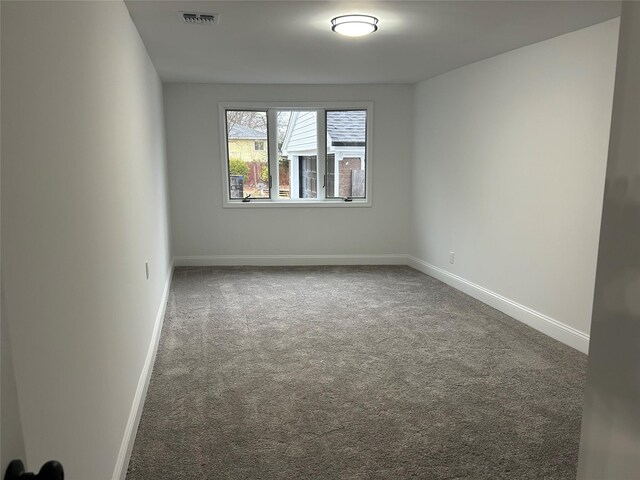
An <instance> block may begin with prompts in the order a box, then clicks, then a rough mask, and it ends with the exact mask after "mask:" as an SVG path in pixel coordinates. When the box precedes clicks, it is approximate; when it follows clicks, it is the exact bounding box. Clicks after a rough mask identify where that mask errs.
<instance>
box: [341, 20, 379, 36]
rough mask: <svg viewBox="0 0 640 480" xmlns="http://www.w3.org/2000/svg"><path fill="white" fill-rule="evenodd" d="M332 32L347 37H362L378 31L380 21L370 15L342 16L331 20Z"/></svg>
mask: <svg viewBox="0 0 640 480" xmlns="http://www.w3.org/2000/svg"><path fill="white" fill-rule="evenodd" d="M331 30H333V31H334V32H336V33H339V34H340V35H345V36H347V37H362V36H363V35H367V34H369V33H373V32H375V31H376V30H378V19H377V18H376V17H372V16H370V15H342V16H340V17H335V18H333V19H332V20H331Z"/></svg>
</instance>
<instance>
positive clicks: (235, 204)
mask: <svg viewBox="0 0 640 480" xmlns="http://www.w3.org/2000/svg"><path fill="white" fill-rule="evenodd" d="M276 109H277V110H302V111H304V110H318V198H309V199H296V200H290V199H281V198H279V196H278V195H273V194H271V198H255V199H252V200H251V201H250V202H242V201H241V200H231V199H230V198H229V193H230V185H229V162H228V142H227V119H226V111H227V110H257V111H265V110H266V111H267V122H268V123H267V125H268V136H267V140H269V138H273V135H274V134H276V138H277V127H276V125H275V124H274V122H269V121H268V120H269V115H270V112H271V113H272V114H275V110H276ZM327 110H366V112H367V127H366V132H365V133H366V146H365V148H366V150H365V151H366V158H365V162H366V168H365V198H354V199H353V200H352V201H349V202H345V201H344V200H343V199H341V198H325V189H326V185H325V186H324V187H323V185H322V183H323V182H322V179H323V178H324V174H325V167H326V155H327V153H326V151H327V148H326V129H325V120H326V119H325V115H326V111H327ZM218 121H219V127H220V128H219V129H220V134H219V137H218V138H219V140H220V153H221V155H220V157H221V162H220V163H221V166H222V178H221V180H222V186H223V188H222V206H223V208H281V207H284V208H299V207H311V208H324V207H338V208H358V207H371V206H372V183H373V182H372V181H371V179H372V172H373V168H372V166H373V163H374V162H373V145H372V143H373V142H372V141H371V139H372V138H373V136H372V131H373V130H372V129H373V102H370V101H367V102H220V103H219V104H218ZM272 144H273V145H272ZM277 148H278V147H277V141H275V142H268V148H267V154H268V163H269V172H270V175H272V182H273V183H272V189H273V188H276V189H277V186H278V185H277V178H276V177H277V176H278V175H277V165H275V167H276V170H275V172H276V174H274V173H272V168H273V167H274V164H277V162H278V158H277V157H278V155H277ZM320 170H322V172H320ZM276 191H277V190H276Z"/></svg>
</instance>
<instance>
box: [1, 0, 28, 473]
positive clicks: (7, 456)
mask: <svg viewBox="0 0 640 480" xmlns="http://www.w3.org/2000/svg"><path fill="white" fill-rule="evenodd" d="M1 18H2V8H0V19H1ZM1 31H2V22H1V21H0V37H1ZM0 85H1V75H0ZM1 123H2V118H1V115H0V124H1ZM1 132H2V128H0V145H1V140H2V135H1ZM0 151H1V147H0ZM0 171H1V168H0ZM0 184H1V182H0ZM0 190H1V188H0ZM0 198H1V196H0ZM0 216H1V215H0ZM0 225H2V222H1V221H0ZM0 231H1V227H0ZM0 239H1V235H0ZM1 243H2V242H1V240H0V244H1ZM0 250H1V245H0ZM1 258H2V256H1V255H0V259H1ZM0 265H1V264H0ZM0 271H1V268H0ZM3 297H4V285H3V283H2V279H1V278H0V443H1V445H0V475H4V472H5V471H6V469H7V465H8V464H9V462H10V461H11V460H13V459H20V460H22V461H23V462H24V461H25V451H24V438H23V437H22V422H21V420H20V405H19V404H18V391H17V389H16V378H15V372H14V369H13V353H12V351H11V335H10V333H9V323H8V322H7V315H6V314H5V312H4V307H5V303H4V298H3Z"/></svg>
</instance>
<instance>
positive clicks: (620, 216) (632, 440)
mask: <svg viewBox="0 0 640 480" xmlns="http://www.w3.org/2000/svg"><path fill="white" fill-rule="evenodd" d="M639 126H640V3H635V2H625V4H624V6H623V9H622V20H621V27H620V51H619V53H618V66H617V77H616V85H615V96H614V105H613V119H612V125H611V144H610V147H609V160H608V164H607V179H606V188H605V196H604V208H603V213H602V228H601V231H600V247H599V252H598V269H597V275H596V288H595V298H594V303H593V321H592V326H591V345H590V348H589V370H588V378H587V390H586V397H585V407H584V414H583V419H582V439H581V444H580V462H579V467H578V478H579V479H580V480H602V479H607V480H629V479H632V478H639V475H640V141H639V140H638V139H639V138H640V136H639V133H640V132H639Z"/></svg>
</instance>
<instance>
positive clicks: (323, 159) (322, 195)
mask: <svg viewBox="0 0 640 480" xmlns="http://www.w3.org/2000/svg"><path fill="white" fill-rule="evenodd" d="M326 123H327V122H326V116H325V111H324V109H319V110H318V113H317V121H316V124H317V127H318V128H317V135H318V138H317V142H316V145H317V147H318V159H317V162H316V164H317V165H318V200H325V199H326V196H327V193H326V192H327V178H326V173H327V168H326V166H327V124H326Z"/></svg>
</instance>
